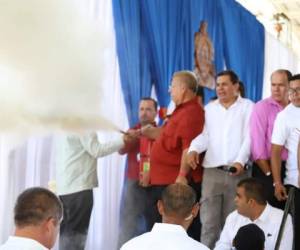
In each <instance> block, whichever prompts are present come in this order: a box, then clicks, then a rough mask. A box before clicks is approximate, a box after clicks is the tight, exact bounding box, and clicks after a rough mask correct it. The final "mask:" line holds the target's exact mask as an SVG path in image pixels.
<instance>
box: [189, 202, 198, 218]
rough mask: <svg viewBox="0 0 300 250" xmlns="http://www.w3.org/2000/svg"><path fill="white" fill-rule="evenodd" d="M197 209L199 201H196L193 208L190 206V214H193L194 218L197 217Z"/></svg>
mask: <svg viewBox="0 0 300 250" xmlns="http://www.w3.org/2000/svg"><path fill="white" fill-rule="evenodd" d="M199 210H200V205H199V202H197V203H196V204H195V205H194V206H193V208H192V212H191V214H192V215H193V217H194V218H196V217H197V214H198V213H199Z"/></svg>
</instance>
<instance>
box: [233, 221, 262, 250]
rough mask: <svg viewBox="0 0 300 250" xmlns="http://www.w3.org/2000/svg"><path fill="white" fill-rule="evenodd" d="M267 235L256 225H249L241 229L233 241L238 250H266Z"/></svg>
mask: <svg viewBox="0 0 300 250" xmlns="http://www.w3.org/2000/svg"><path fill="white" fill-rule="evenodd" d="M264 245H265V234H264V232H263V230H261V229H260V228H259V227H258V226H257V225H255V224H248V225H245V226H242V227H240V229H239V230H238V232H237V233H236V236H235V237H234V239H233V246H234V247H235V249H236V250H254V249H255V250H264V249H265V246H264Z"/></svg>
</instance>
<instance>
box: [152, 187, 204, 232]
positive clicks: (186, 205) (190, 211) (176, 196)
mask: <svg viewBox="0 0 300 250" xmlns="http://www.w3.org/2000/svg"><path fill="white" fill-rule="evenodd" d="M196 199H197V196H196V193H195V191H194V190H193V188H192V187H190V186H188V185H184V184H179V183H176V184H171V185H169V186H167V187H166V188H165V189H164V191H163V192H162V197H161V200H159V201H158V204H157V206H158V211H159V213H160V214H161V215H162V221H163V222H164V223H171V224H178V225H182V226H183V227H184V228H185V229H187V228H188V227H189V226H190V224H191V223H192V221H193V219H194V218H195V217H196V216H197V214H198V211H199V204H198V202H197V201H196Z"/></svg>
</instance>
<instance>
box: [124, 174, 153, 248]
mask: <svg viewBox="0 0 300 250" xmlns="http://www.w3.org/2000/svg"><path fill="white" fill-rule="evenodd" d="M146 190H147V188H144V187H141V186H140V185H139V182H138V180H130V179H127V180H126V182H125V185H124V191H123V197H122V201H121V211H120V232H119V239H118V249H120V247H121V246H122V245H123V244H124V243H125V242H127V241H128V240H130V239H132V238H133V237H135V236H137V235H140V234H142V233H144V232H146V228H145V211H146V208H147V204H146V202H147V191H146Z"/></svg>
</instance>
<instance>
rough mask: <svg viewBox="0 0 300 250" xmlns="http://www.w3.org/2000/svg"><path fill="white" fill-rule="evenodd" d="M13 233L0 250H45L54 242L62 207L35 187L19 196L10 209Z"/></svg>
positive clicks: (42, 189)
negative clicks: (13, 222) (13, 206)
mask: <svg viewBox="0 0 300 250" xmlns="http://www.w3.org/2000/svg"><path fill="white" fill-rule="evenodd" d="M14 215H15V216H14V220H15V225H16V229H15V234H14V236H10V237H9V239H8V240H7V241H6V242H5V244H3V245H2V246H0V250H18V249H23V250H48V249H51V248H52V247H53V246H54V244H55V241H56V237H57V235H58V232H59V226H60V222H61V220H62V215H63V208H62V204H61V202H60V200H59V198H58V197H57V196H56V195H55V194H53V193H52V192H51V191H49V190H47V189H45V188H40V187H35V188H29V189H27V190H25V191H24V192H23V193H21V194H20V195H19V197H18V199H17V202H16V205H15V209H14Z"/></svg>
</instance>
